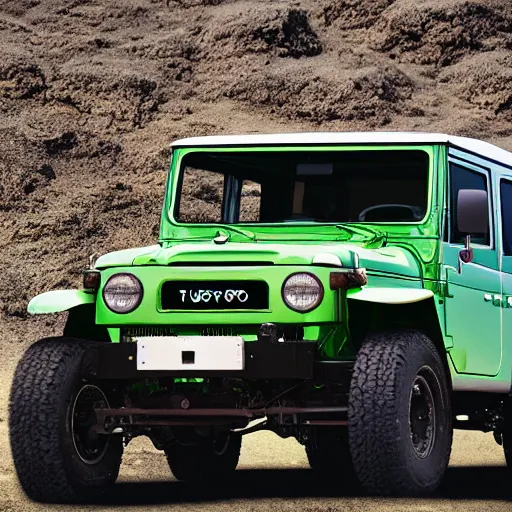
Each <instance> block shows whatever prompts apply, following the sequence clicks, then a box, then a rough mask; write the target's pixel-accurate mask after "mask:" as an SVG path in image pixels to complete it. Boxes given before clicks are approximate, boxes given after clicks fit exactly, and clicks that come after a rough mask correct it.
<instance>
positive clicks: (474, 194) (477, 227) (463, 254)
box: [457, 189, 489, 272]
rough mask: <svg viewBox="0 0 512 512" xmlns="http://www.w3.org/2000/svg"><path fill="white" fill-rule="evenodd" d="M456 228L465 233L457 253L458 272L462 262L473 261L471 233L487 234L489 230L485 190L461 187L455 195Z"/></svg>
mask: <svg viewBox="0 0 512 512" xmlns="http://www.w3.org/2000/svg"><path fill="white" fill-rule="evenodd" d="M457 228H458V230H459V231H460V232H461V233H464V234H465V235H466V243H465V247H464V249H463V250H462V251H460V253H459V260H460V261H459V272H461V270H462V268H461V267H460V264H461V262H462V263H470V262H471V261H473V249H472V248H471V235H474V234H477V233H478V234H481V233H483V234H487V231H488V230H489V203H488V197H487V192H486V191H485V190H476V189H462V190H459V194H458V196H457Z"/></svg>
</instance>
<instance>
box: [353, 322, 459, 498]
mask: <svg viewBox="0 0 512 512" xmlns="http://www.w3.org/2000/svg"><path fill="white" fill-rule="evenodd" d="M418 376H421V377H418ZM425 382H427V384H425ZM422 390H423V391H422ZM429 390H430V391H429ZM422 397H430V398H429V400H426V398H422ZM419 400H424V402H425V403H424V404H423V402H419ZM428 403H431V404H432V405H433V407H431V406H429V405H425V404H428ZM418 404H420V405H418ZM421 404H423V405H421ZM427 410H428V411H430V415H427V416H425V411H427ZM432 410H433V411H434V421H433V423H432V428H431V429H430V430H429V429H428V428H425V432H423V433H422V434H421V435H419V436H418V431H417V430H416V431H415V435H414V440H415V441H416V443H414V442H413V433H412V430H411V426H410V424H412V425H414V426H415V428H419V427H418V426H419V425H420V426H421V425H425V424H426V423H422V421H423V420H418V419H412V418H411V411H413V413H414V412H415V413H417V416H416V415H415V416H414V417H415V418H419V417H422V416H423V417H429V418H432ZM418 411H419V412H418ZM421 428H424V427H421ZM429 431H430V433H431V434H432V433H433V434H434V436H433V437H432V435H431V436H429V435H428V432H429ZM452 437H453V427H452V412H451V402H450V391H449V386H448V380H447V375H446V371H445V369H444V366H443V363H442V360H441V358H440V356H439V353H438V352H437V350H436V348H435V346H434V344H433V343H432V342H431V341H430V339H429V338H428V337H427V336H425V335H424V334H421V333H419V332H417V331H397V332H388V333H380V334H373V335H370V336H369V337H368V338H367V339H366V341H365V343H364V344H363V346H362V348H361V349H360V351H359V353H358V355H357V360H356V364H355V367H354V373H353V376H352V382H351V389H350V398H349V444H350V452H351V455H352V461H353V464H354V469H355V471H356V474H357V477H358V480H359V482H360V483H361V485H362V487H363V488H364V489H365V490H366V491H367V492H368V493H370V494H373V495H384V496H386V495H391V496H425V495H430V494H431V493H432V492H434V491H435V490H436V489H437V487H438V486H439V484H440V483H441V480H442V478H443V475H444V473H445V470H446V467H447V466H448V462H449V458H450V453H451V446H452ZM422 440H424V441H422ZM415 445H416V447H415Z"/></svg>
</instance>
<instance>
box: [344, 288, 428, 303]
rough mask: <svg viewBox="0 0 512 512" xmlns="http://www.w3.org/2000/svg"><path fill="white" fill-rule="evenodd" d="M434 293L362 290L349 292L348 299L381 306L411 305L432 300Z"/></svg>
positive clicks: (389, 289)
mask: <svg viewBox="0 0 512 512" xmlns="http://www.w3.org/2000/svg"><path fill="white" fill-rule="evenodd" d="M433 296H434V293H433V292H432V291H430V290H425V289H424V288H367V287H366V288H360V289H358V290H349V291H348V292H347V298H349V299H353V300H362V301H366V302H380V303H381V304H411V303H413V302H420V301H422V300H425V299H430V298H431V297H433Z"/></svg>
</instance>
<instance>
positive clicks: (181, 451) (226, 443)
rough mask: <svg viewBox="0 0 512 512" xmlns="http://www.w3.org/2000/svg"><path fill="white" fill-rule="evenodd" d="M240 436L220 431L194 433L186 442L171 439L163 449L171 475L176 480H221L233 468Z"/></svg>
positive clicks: (234, 467)
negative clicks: (201, 434)
mask: <svg viewBox="0 0 512 512" xmlns="http://www.w3.org/2000/svg"><path fill="white" fill-rule="evenodd" d="M241 447H242V436H241V435H239V434H233V433H229V432H226V433H223V434H220V435H215V436H210V437H200V436H197V437H195V438H194V439H193V440H191V441H190V442H189V443H186V444H185V443H183V442H182V441H180V442H178V441H175V442H173V443H171V444H169V445H168V446H167V447H166V448H165V450H164V451H165V455H166V456H167V462H168V463H169V468H170V469H171V472H172V474H173V475H174V476H175V478H176V479H177V480H201V479H209V480H211V479H221V478H225V477H226V476H228V475H229V474H230V473H232V472H233V471H235V469H236V467H237V465H238V460H239V458H240V450H241Z"/></svg>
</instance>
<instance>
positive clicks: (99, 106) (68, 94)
mask: <svg viewBox="0 0 512 512" xmlns="http://www.w3.org/2000/svg"><path fill="white" fill-rule="evenodd" d="M91 66H92V67H93V68H94V67H96V69H93V70H91ZM47 99H48V100H49V101H53V102H57V103H61V104H65V105H69V106H72V107H73V108H74V109H76V110H77V111H78V112H79V113H80V114H84V115H94V116H97V117H103V118H107V119H108V122H109V123H110V124H112V123H116V124H121V125H125V127H126V129H133V128H137V127H143V126H145V125H146V124H147V123H148V122H150V121H151V120H152V119H153V117H154V114H155V113H156V111H157V110H158V107H159V105H161V104H162V103H164V102H165V95H164V94H163V93H162V92H161V91H159V90H158V87H157V82H156V80H154V79H152V78H150V77H148V76H145V75H144V74H143V73H142V72H141V73H137V72H136V71H135V70H133V69H131V70H130V69H129V68H128V67H123V68H122V69H119V62H118V61H116V62H114V63H111V62H108V61H105V60H97V61H95V62H92V63H91V62H90V61H89V62H87V63H85V62H78V63H76V64H74V65H71V66H66V67H63V68H61V70H59V71H58V72H57V73H56V74H55V76H54V77H53V80H52V82H51V87H50V88H49V89H48V92H47Z"/></svg>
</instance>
